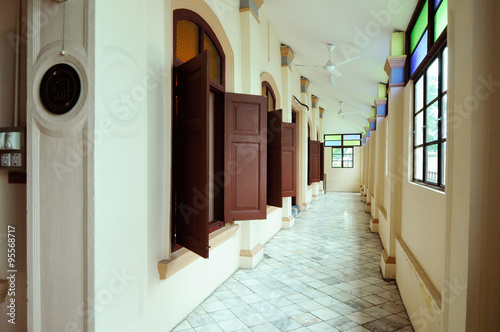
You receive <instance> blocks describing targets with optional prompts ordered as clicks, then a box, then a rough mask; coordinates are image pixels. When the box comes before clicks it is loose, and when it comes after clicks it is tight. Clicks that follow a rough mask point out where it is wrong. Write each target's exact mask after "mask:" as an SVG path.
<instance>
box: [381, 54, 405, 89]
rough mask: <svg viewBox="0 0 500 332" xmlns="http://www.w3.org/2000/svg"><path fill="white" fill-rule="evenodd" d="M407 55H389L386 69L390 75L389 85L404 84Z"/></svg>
mask: <svg viewBox="0 0 500 332" xmlns="http://www.w3.org/2000/svg"><path fill="white" fill-rule="evenodd" d="M405 65H406V55H395V56H388V57H387V59H386V61H385V66H384V70H385V72H386V73H387V75H389V85H390V86H391V87H393V86H404V83H405Z"/></svg>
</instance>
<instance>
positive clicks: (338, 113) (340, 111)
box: [332, 101, 359, 118]
mask: <svg viewBox="0 0 500 332" xmlns="http://www.w3.org/2000/svg"><path fill="white" fill-rule="evenodd" d="M343 104H344V103H343V102H342V101H339V105H340V109H339V111H338V112H337V113H335V116H341V117H342V118H344V116H345V115H346V114H347V115H349V114H357V113H359V112H356V111H354V112H344V110H343V109H342V105H343ZM332 113H333V112H332Z"/></svg>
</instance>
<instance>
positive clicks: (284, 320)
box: [173, 193, 413, 332]
mask: <svg viewBox="0 0 500 332" xmlns="http://www.w3.org/2000/svg"><path fill="white" fill-rule="evenodd" d="M369 223H370V215H369V214H368V213H365V212H364V204H363V203H361V202H360V197H359V194H350V193H328V194H326V195H324V196H320V198H319V200H317V201H314V202H312V203H311V205H310V209H309V210H308V211H302V212H301V213H299V214H298V215H297V217H296V218H295V226H294V227H293V228H292V229H289V230H282V231H280V232H279V233H277V234H276V235H275V236H274V237H273V238H272V239H270V240H269V241H268V243H266V244H265V246H264V258H263V260H262V261H261V262H260V263H259V264H258V265H257V266H256V267H255V268H254V269H252V270H250V269H240V270H238V271H236V272H235V273H234V274H233V276H232V277H230V278H229V279H228V280H227V281H226V282H225V283H224V284H223V285H221V286H219V287H218V288H217V289H216V290H215V291H214V293H213V294H212V295H211V296H209V297H208V298H207V299H206V300H205V301H204V302H203V303H202V304H201V305H200V306H198V307H197V308H196V309H195V310H193V312H192V313H191V314H189V315H188V316H187V317H186V319H185V320H184V321H182V322H181V323H180V324H179V325H177V326H176V327H175V329H174V330H173V331H174V332H198V331H203V332H212V331H214V332H221V331H223V332H240V331H241V332H243V331H255V332H267V331H270V332H274V331H276V332H279V331H296V332H308V331H309V332H310V331H325V332H330V331H350V332H367V331H372V332H373V331H384V332H385V331H397V332H413V328H412V327H411V324H410V321H409V318H408V315H407V314H406V310H405V307H404V305H403V303H402V302H401V297H400V294H399V291H398V288H397V285H396V283H395V282H394V281H386V280H384V279H383V278H382V274H381V273H380V253H381V251H382V249H383V248H382V246H381V243H380V238H379V236H378V234H376V233H372V232H371V231H370V228H369Z"/></svg>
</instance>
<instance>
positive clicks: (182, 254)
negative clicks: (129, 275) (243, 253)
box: [158, 224, 240, 280]
mask: <svg viewBox="0 0 500 332" xmlns="http://www.w3.org/2000/svg"><path fill="white" fill-rule="evenodd" d="M239 227H240V226H239V225H237V224H235V225H227V226H225V227H223V228H221V229H219V230H216V231H215V232H212V233H210V238H209V245H210V251H212V250H213V249H215V248H217V247H218V246H219V245H221V244H222V243H224V242H226V241H227V240H229V239H230V238H232V237H233V236H235V235H236V231H237V230H238V228H239ZM199 258H200V256H198V255H197V254H195V253H194V252H192V251H190V250H188V249H186V248H181V249H179V250H177V251H176V252H174V253H172V255H170V259H164V260H161V261H159V262H158V273H159V274H160V280H165V279H167V278H168V277H170V276H172V275H174V274H175V273H176V272H178V271H180V270H182V269H183V268H184V267H186V266H188V265H189V264H191V263H192V262H194V261H195V260H197V259H199Z"/></svg>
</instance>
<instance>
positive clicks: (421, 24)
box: [410, 0, 429, 53]
mask: <svg viewBox="0 0 500 332" xmlns="http://www.w3.org/2000/svg"><path fill="white" fill-rule="evenodd" d="M428 20H429V0H427V1H425V5H424V7H423V8H422V11H421V12H420V15H419V16H418V19H417V22H415V26H414V27H413V30H411V35H410V46H411V53H413V51H414V50H415V48H416V47H417V45H418V42H419V40H420V38H422V35H423V34H424V32H425V30H426V29H427V22H428ZM426 53H427V52H426Z"/></svg>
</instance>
